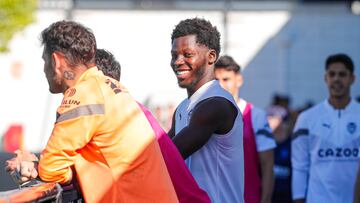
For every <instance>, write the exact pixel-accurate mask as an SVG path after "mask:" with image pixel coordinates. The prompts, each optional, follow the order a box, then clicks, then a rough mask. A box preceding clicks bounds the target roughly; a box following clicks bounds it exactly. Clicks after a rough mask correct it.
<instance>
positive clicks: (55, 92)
mask: <svg viewBox="0 0 360 203" xmlns="http://www.w3.org/2000/svg"><path fill="white" fill-rule="evenodd" d="M49 92H50V93H51V94H59V93H62V91H59V90H54V89H51V88H49Z"/></svg>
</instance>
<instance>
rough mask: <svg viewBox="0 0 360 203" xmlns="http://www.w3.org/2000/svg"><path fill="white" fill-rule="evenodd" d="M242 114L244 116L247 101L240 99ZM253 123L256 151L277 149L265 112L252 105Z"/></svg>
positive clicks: (239, 104)
mask: <svg viewBox="0 0 360 203" xmlns="http://www.w3.org/2000/svg"><path fill="white" fill-rule="evenodd" d="M237 104H238V106H239V109H240V111H241V113H242V114H244V111H245V107H246V104H247V101H245V100H243V99H240V100H239V102H238V103H237ZM250 112H251V123H252V127H253V129H254V135H255V141H256V151H258V152H263V151H267V150H270V149H274V148H275V147H276V142H275V139H274V137H273V135H272V130H271V128H270V125H269V122H268V120H267V116H266V113H265V111H263V110H262V109H260V108H258V107H256V106H254V105H252V108H251V111H250Z"/></svg>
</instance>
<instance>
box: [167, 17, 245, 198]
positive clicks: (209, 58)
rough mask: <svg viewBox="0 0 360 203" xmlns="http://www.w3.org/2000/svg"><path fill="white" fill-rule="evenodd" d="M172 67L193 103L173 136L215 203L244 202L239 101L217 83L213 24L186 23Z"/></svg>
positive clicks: (183, 106) (177, 116)
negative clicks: (237, 102)
mask: <svg viewBox="0 0 360 203" xmlns="http://www.w3.org/2000/svg"><path fill="white" fill-rule="evenodd" d="M171 44H172V48H171V62H170V65H171V67H172V70H173V71H174V73H175V75H176V78H177V82H178V85H179V86H180V87H181V88H185V89H186V91H187V95H188V97H187V98H186V99H184V100H183V101H182V102H181V103H180V104H179V105H178V107H177V108H176V111H175V113H174V117H173V122H172V127H171V129H170V130H169V133H168V134H169V136H170V137H171V138H172V139H173V142H174V143H175V145H176V146H177V148H178V150H179V151H180V153H181V155H182V156H183V158H184V159H185V162H186V164H187V166H188V167H189V169H190V171H191V173H192V175H193V176H194V178H195V180H196V181H197V182H198V184H199V185H200V187H201V188H203V189H204V190H205V191H206V192H207V193H208V194H209V196H210V199H211V201H212V202H213V203H225V202H229V203H230V202H231V203H232V202H234V203H235V202H236V203H242V202H244V157H243V137H242V136H243V121H242V116H241V112H240V110H239V109H238V107H237V104H236V102H235V100H234V98H233V97H232V96H231V94H229V93H228V92H227V91H225V90H224V89H223V88H221V86H220V84H219V82H218V81H217V80H215V75H214V65H215V62H216V60H217V59H218V57H219V53H220V33H219V31H218V30H217V28H216V27H215V26H213V25H212V24H211V23H210V22H209V21H207V20H205V19H201V18H191V19H186V20H182V21H180V22H179V23H178V24H177V25H176V26H175V28H174V30H173V32H172V34H171Z"/></svg>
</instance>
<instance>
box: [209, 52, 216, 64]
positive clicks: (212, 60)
mask: <svg viewBox="0 0 360 203" xmlns="http://www.w3.org/2000/svg"><path fill="white" fill-rule="evenodd" d="M216 57H217V54H216V51H215V50H214V49H210V50H209V53H208V61H209V65H212V64H214V63H215V62H216Z"/></svg>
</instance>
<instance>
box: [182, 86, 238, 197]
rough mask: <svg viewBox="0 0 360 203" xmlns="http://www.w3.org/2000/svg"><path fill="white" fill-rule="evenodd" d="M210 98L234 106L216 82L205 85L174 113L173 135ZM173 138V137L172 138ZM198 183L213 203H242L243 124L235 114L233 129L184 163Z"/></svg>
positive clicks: (228, 95) (212, 138) (216, 136)
mask: <svg viewBox="0 0 360 203" xmlns="http://www.w3.org/2000/svg"><path fill="white" fill-rule="evenodd" d="M210 97H223V98H225V99H227V100H228V101H230V102H231V103H233V104H234V106H235V107H236V109H238V108H237V105H236V102H235V101H234V99H233V97H232V96H231V95H230V94H229V93H228V92H227V91H226V90H224V89H222V88H221V87H220V85H219V83H218V81H216V80H212V81H210V82H207V83H206V84H204V85H203V86H202V87H201V88H200V89H199V90H197V91H196V92H195V93H194V94H193V95H192V96H191V97H190V98H189V99H185V100H184V101H183V102H182V103H181V104H180V105H179V106H178V108H177V110H176V112H175V133H176V134H178V133H179V132H180V131H181V130H182V129H183V128H184V127H186V126H187V125H188V124H189V121H190V118H191V113H192V111H193V109H194V108H195V107H196V105H197V104H198V103H199V102H201V101H203V100H205V99H208V98H210ZM175 136H176V135H175ZM185 162H186V164H187V166H188V167H189V169H190V171H191V173H192V175H193V176H194V178H195V179H196V181H197V183H198V184H199V186H200V187H201V188H203V189H204V190H205V191H206V192H207V193H208V194H209V196H210V199H211V202H213V203H224V202H229V203H230V202H231V203H232V202H234V203H235V202H236V203H243V202H244V155H243V122H242V116H241V112H240V111H239V110H238V115H237V117H236V120H235V123H234V126H233V128H232V129H231V130H230V131H229V132H228V133H227V134H224V135H219V134H213V135H212V136H211V138H210V139H209V140H208V142H207V143H206V144H205V145H204V146H203V147H202V148H201V149H199V150H198V151H196V152H195V153H193V154H192V155H191V156H190V157H189V158H187V159H186V160H185Z"/></svg>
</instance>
